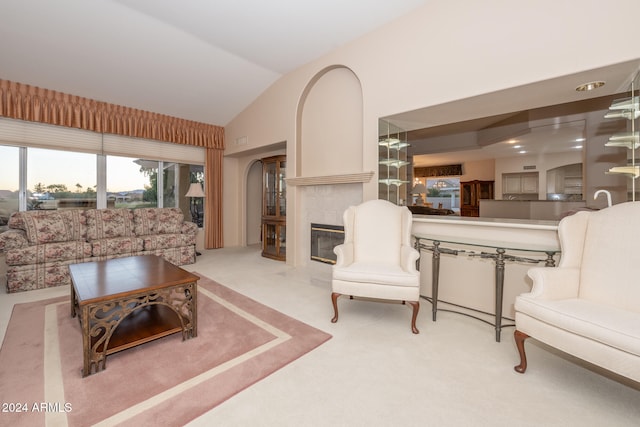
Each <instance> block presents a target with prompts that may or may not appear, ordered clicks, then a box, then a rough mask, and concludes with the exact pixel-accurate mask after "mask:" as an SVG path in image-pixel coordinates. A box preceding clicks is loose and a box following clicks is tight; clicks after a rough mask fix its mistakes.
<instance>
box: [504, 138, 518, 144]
mask: <svg viewBox="0 0 640 427" xmlns="http://www.w3.org/2000/svg"><path fill="white" fill-rule="evenodd" d="M516 142H518V140H517V139H510V140H508V141H507V144H515V143H516Z"/></svg>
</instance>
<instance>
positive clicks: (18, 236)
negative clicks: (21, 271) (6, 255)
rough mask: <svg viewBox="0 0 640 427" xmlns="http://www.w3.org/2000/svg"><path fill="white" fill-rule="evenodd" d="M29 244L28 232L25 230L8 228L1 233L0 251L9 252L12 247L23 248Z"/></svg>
mask: <svg viewBox="0 0 640 427" xmlns="http://www.w3.org/2000/svg"><path fill="white" fill-rule="evenodd" d="M27 246H29V241H28V240H27V233H25V232H24V231H23V230H7V231H5V232H4V233H2V234H0V252H7V251H10V250H11V249H22V248H26V247H27Z"/></svg>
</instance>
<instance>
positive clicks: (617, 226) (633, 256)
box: [559, 202, 640, 312]
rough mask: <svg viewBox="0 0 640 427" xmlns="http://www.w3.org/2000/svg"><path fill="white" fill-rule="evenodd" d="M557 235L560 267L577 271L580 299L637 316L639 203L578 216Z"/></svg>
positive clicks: (566, 221)
mask: <svg viewBox="0 0 640 427" xmlns="http://www.w3.org/2000/svg"><path fill="white" fill-rule="evenodd" d="M559 234H560V239H561V244H562V261H561V263H560V266H564V267H576V268H579V270H580V289H579V292H578V295H579V297H580V298H584V299H587V300H591V301H597V302H599V303H604V304H607V305H609V306H614V307H618V308H621V309H624V310H630V311H635V312H640V305H639V304H638V301H640V202H627V203H621V204H618V205H614V206H612V207H609V208H606V209H603V210H600V211H596V212H578V213H577V214H575V215H572V216H569V217H566V218H564V219H563V220H562V221H561V222H560V227H559Z"/></svg>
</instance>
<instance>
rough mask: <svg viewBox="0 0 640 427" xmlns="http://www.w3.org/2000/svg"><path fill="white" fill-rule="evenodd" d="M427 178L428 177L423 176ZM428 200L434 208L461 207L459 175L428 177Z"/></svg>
mask: <svg viewBox="0 0 640 427" xmlns="http://www.w3.org/2000/svg"><path fill="white" fill-rule="evenodd" d="M422 179H423V180H425V179H426V178H422ZM425 186H426V188H427V193H426V200H427V203H430V204H431V206H432V207H434V208H442V209H451V210H453V211H458V210H459V208H460V178H459V177H433V178H428V179H426V184H425Z"/></svg>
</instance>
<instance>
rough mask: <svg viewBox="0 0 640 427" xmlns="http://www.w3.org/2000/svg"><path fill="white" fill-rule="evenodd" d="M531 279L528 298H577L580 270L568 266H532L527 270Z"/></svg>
mask: <svg viewBox="0 0 640 427" xmlns="http://www.w3.org/2000/svg"><path fill="white" fill-rule="evenodd" d="M527 274H528V275H529V277H530V278H531V279H532V280H533V287H532V288H531V292H530V293H528V294H525V295H527V296H529V297H530V298H536V299H543V300H557V299H566V298H577V297H578V289H579V287H580V270H579V269H578V268H570V267H555V268H549V267H534V268H530V269H529V271H528V272H527Z"/></svg>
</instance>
